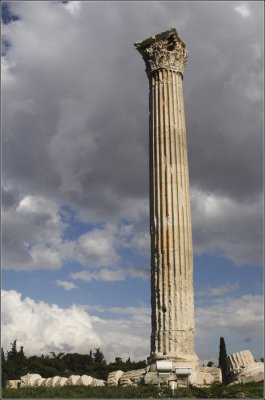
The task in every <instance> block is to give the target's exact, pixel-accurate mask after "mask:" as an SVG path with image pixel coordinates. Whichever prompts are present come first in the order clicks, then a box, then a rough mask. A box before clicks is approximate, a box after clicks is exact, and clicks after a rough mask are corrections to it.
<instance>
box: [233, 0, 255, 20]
mask: <svg viewBox="0 0 265 400" xmlns="http://www.w3.org/2000/svg"><path fill="white" fill-rule="evenodd" d="M234 10H235V11H236V12H237V13H238V14H240V15H241V17H243V18H247V17H249V16H250V15H251V12H250V9H249V5H248V4H246V3H241V4H239V5H238V6H236V7H235V8H234Z"/></svg>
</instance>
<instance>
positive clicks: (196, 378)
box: [188, 372, 214, 387]
mask: <svg viewBox="0 0 265 400" xmlns="http://www.w3.org/2000/svg"><path fill="white" fill-rule="evenodd" d="M188 381H189V384H190V385H192V386H197V387H200V386H208V385H211V384H212V383H213V382H214V377H213V375H211V374H209V373H208V372H194V373H193V374H191V375H190V376H189V378H188Z"/></svg>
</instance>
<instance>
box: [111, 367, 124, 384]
mask: <svg viewBox="0 0 265 400" xmlns="http://www.w3.org/2000/svg"><path fill="white" fill-rule="evenodd" d="M123 374H124V372H123V371H121V370H118V371H113V372H110V373H109V375H108V379H107V385H108V386H118V384H119V380H120V378H121V377H122V375H123Z"/></svg>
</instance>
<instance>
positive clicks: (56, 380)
mask: <svg viewBox="0 0 265 400" xmlns="http://www.w3.org/2000/svg"><path fill="white" fill-rule="evenodd" d="M105 384H106V382H105V381H103V380H102V379H96V378H93V377H92V376H88V375H82V376H80V375H71V376H70V377H69V378H65V377H61V376H54V377H52V378H42V377H41V376H40V375H39V374H27V375H24V376H22V377H21V378H20V379H18V380H9V381H7V387H10V388H15V389H17V388H19V387H39V386H42V387H56V386H57V387H58V386H60V387H62V386H69V385H72V386H105Z"/></svg>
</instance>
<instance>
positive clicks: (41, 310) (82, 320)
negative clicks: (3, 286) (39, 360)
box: [2, 290, 102, 355]
mask: <svg viewBox="0 0 265 400" xmlns="http://www.w3.org/2000/svg"><path fill="white" fill-rule="evenodd" d="M2 324H3V325H2V327H3V329H2V344H3V346H4V347H5V348H6V349H8V348H9V346H10V343H11V342H10V340H11V341H12V340H14V339H17V340H18V342H17V344H18V345H22V344H23V345H24V346H25V351H26V352H27V354H31V355H32V354H41V353H46V354H48V353H49V352H50V351H55V352H60V351H68V352H71V351H77V352H80V353H84V352H85V353H86V352H88V351H89V349H90V348H94V346H98V347H100V346H101V345H102V341H101V339H100V337H99V335H98V334H97V332H96V331H95V329H94V326H93V320H92V318H91V317H90V316H89V315H88V314H87V313H86V312H85V310H84V309H83V308H82V307H81V306H78V305H73V306H71V307H69V308H67V309H63V308H60V307H59V306H57V305H56V304H47V303H44V302H35V301H34V300H32V299H30V298H29V297H26V298H25V299H22V298H21V295H20V294H19V293H18V292H16V291H15V290H12V291H9V292H8V291H3V292H2Z"/></svg>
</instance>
